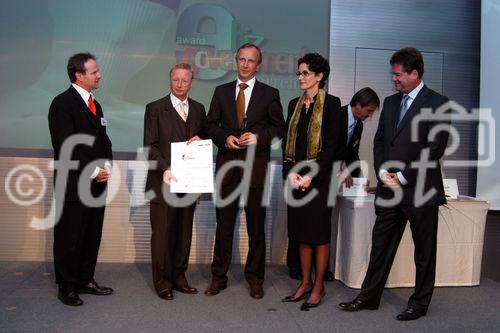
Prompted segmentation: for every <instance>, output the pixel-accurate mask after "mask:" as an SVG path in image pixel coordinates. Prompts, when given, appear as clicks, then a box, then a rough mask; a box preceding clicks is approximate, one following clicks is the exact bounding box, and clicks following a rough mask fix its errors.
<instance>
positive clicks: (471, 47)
mask: <svg viewBox="0 0 500 333" xmlns="http://www.w3.org/2000/svg"><path fill="white" fill-rule="evenodd" d="M480 5H481V4H480V2H479V1H470V0H441V1H426V0H418V1H401V0H399V1H396V0H379V1H370V0H333V1H331V19H330V64H331V65H332V67H333V79H331V80H330V92H331V93H333V94H335V95H338V96H340V97H341V99H342V101H343V102H344V104H347V103H348V102H349V101H350V98H351V96H352V95H353V94H354V93H355V92H356V91H357V90H359V89H361V88H363V87H366V86H369V87H372V88H373V89H374V90H375V91H376V92H377V93H378V95H379V97H380V98H381V101H382V100H383V99H384V98H385V97H387V96H389V95H391V94H394V93H395V91H394V88H393V84H392V82H391V72H390V71H391V67H390V64H389V59H390V57H391V55H392V53H394V51H396V50H398V49H400V48H402V47H406V46H413V47H416V48H418V49H419V50H420V51H421V52H422V54H423V57H424V62H425V73H424V76H423V80H424V82H425V84H427V85H428V86H429V87H430V88H432V89H434V90H436V91H437V92H439V93H442V94H444V95H446V96H448V97H449V98H450V100H453V101H455V102H456V103H458V105H460V108H457V107H456V108H455V109H456V110H454V112H455V113H459V112H462V113H467V116H466V117H459V116H455V117H454V120H453V126H454V128H455V129H456V130H457V133H458V134H459V136H460V144H459V148H458V150H456V151H455V152H454V153H453V154H451V155H449V156H445V158H444V159H445V161H446V163H445V167H444V174H445V177H446V178H456V179H457V180H458V186H459V190H460V193H461V194H465V195H475V189H476V170H477V168H476V165H477V162H476V161H477V128H478V126H477V123H478V119H479V116H478V113H477V112H475V111H477V110H474V109H475V108H477V107H478V106H479V68H480V67H479V59H480V55H479V51H480V50H479V47H480V37H481V36H480V9H481V6H480ZM497 39H498V38H497ZM495 55H497V54H495ZM497 96H498V94H497ZM457 109H458V110H457ZM379 115H380V112H377V113H376V114H375V115H374V116H373V117H372V119H371V120H369V121H367V122H365V127H364V132H363V137H362V141H361V148H360V157H361V159H364V160H367V161H369V163H370V166H371V167H370V173H371V174H370V178H371V179H372V184H375V177H374V172H373V167H372V165H373V163H372V161H373V151H372V149H373V136H374V135H375V131H376V129H377V124H378V117H379ZM450 141H451V140H450ZM450 144H451V142H450Z"/></svg>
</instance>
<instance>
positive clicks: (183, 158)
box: [170, 140, 214, 193]
mask: <svg viewBox="0 0 500 333" xmlns="http://www.w3.org/2000/svg"><path fill="white" fill-rule="evenodd" d="M170 147H171V160H170V171H171V172H172V175H173V176H174V177H175V178H177V181H172V182H171V184H170V192H172V193H213V192H214V164H213V149H212V140H198V141H193V142H191V143H190V144H189V145H188V144H187V142H186V141H184V142H173V143H171V146H170Z"/></svg>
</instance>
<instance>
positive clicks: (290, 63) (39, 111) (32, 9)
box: [0, 0, 330, 156]
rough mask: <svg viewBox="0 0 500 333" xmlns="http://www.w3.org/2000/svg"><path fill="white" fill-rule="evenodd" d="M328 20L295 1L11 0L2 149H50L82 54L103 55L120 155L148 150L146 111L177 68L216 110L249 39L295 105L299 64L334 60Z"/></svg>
mask: <svg viewBox="0 0 500 333" xmlns="http://www.w3.org/2000/svg"><path fill="white" fill-rule="evenodd" d="M329 13H330V4H329V1H323V0H310V1H308V3H307V6H304V2H303V1H289V0H279V1H265V0H254V1H246V2H242V1H229V0H226V1H221V0H215V1H188V0H177V1H173V0H85V1H76V0H66V1H60V0H45V1H43V0H23V1H5V2H3V3H2V10H1V12H0V31H1V32H0V40H1V45H2V48H1V50H0V76H1V77H2V80H1V82H0V147H1V148H4V149H3V151H4V152H9V153H10V154H14V155H15V154H16V151H15V150H13V149H12V148H14V149H19V148H31V149H33V148H35V149H48V148H51V146H50V136H49V132H48V124H47V113H48V108H49V105H50V102H51V100H52V98H53V97H54V96H55V95H57V94H58V93H60V92H62V91H63V90H65V89H67V87H68V86H69V80H68V77H67V74H66V63H67V59H68V57H69V56H70V55H71V54H73V53H76V52H82V51H88V52H91V53H94V54H95V55H96V56H97V60H98V63H99V64H100V66H101V69H102V80H101V88H100V89H99V90H97V91H95V95H96V98H97V100H98V101H99V102H100V103H101V104H102V105H103V108H104V113H105V115H106V118H108V124H109V125H108V129H109V134H110V137H111V140H112V142H113V148H114V151H115V152H120V151H121V152H123V151H125V152H135V151H136V150H137V147H139V146H141V145H142V135H143V116H144V106H145V105H146V104H147V103H148V102H150V101H153V100H155V99H158V98H161V97H163V96H164V95H165V94H166V93H167V92H168V83H169V77H168V71H169V69H170V68H171V67H172V65H174V64H175V63H177V62H179V61H185V62H189V63H190V64H192V65H194V66H195V69H196V75H195V77H196V82H195V84H194V86H193V89H192V91H191V93H190V96H191V97H193V98H194V99H197V100H199V101H200V102H201V103H203V104H204V105H205V107H206V108H207V109H208V107H209V104H210V100H211V97H212V94H213V91H214V88H215V86H217V85H219V84H221V83H225V82H228V81H231V80H234V79H236V72H235V62H234V53H235V51H236V50H237V48H238V46H239V45H241V44H243V43H245V42H253V43H255V44H257V45H259V47H261V48H262V51H263V52H264V57H263V63H262V66H261V69H260V73H259V74H258V79H259V80H261V81H262V82H265V83H268V84H270V85H272V86H274V87H276V88H278V89H279V90H280V94H281V100H282V103H283V105H284V107H286V106H287V105H288V102H289V101H290V99H292V98H293V97H295V96H296V95H297V94H298V93H299V89H298V85H297V79H296V76H295V72H296V71H297V65H296V62H297V59H298V58H299V57H300V56H301V55H302V54H304V53H305V52H312V51H314V52H319V53H321V54H323V55H324V56H325V57H327V56H328V26H329V17H330V15H329ZM5 148H11V149H5ZM274 155H275V156H278V155H280V152H279V150H276V151H275V153H274ZM38 156H39V155H38ZM49 156H50V155H49Z"/></svg>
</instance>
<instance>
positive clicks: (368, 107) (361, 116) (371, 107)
mask: <svg viewBox="0 0 500 333" xmlns="http://www.w3.org/2000/svg"><path fill="white" fill-rule="evenodd" d="M379 106H380V99H379V98H378V96H377V93H376V92H375V91H374V90H373V89H371V88H369V87H366V88H363V89H361V90H359V91H358V92H356V93H355V94H354V96H352V98H351V102H350V103H349V104H348V105H346V106H343V107H342V109H341V110H342V112H345V113H346V115H347V122H348V124H347V150H346V155H345V160H344V161H345V165H346V166H347V167H349V166H350V165H351V164H352V163H354V162H357V161H359V145H360V143H361V134H363V121H365V120H366V119H368V118H371V116H373V113H375V111H376V110H377V109H378V107H379ZM360 176H361V169H360V168H359V167H356V168H355V169H354V170H352V172H349V171H348V170H347V169H344V172H343V175H342V177H341V178H342V179H344V182H345V184H346V186H347V187H351V186H352V177H360Z"/></svg>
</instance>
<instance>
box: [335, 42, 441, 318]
mask: <svg viewBox="0 0 500 333" xmlns="http://www.w3.org/2000/svg"><path fill="white" fill-rule="evenodd" d="M390 63H391V66H392V80H393V82H394V86H395V88H396V90H397V91H398V93H396V94H394V95H392V96H389V97H387V98H386V99H385V101H384V105H383V108H382V113H381V115H380V120H379V125H378V129H377V133H376V134H375V139H374V147H373V153H374V164H375V171H376V173H377V176H378V180H379V181H378V185H377V192H376V200H375V213H376V215H377V219H376V221H375V226H374V228H373V234H372V249H371V253H370V263H369V266H368V270H367V272H366V276H365V279H364V281H363V285H362V287H361V292H360V293H359V295H358V296H357V297H356V299H354V300H353V301H351V302H345V303H340V304H339V306H340V308H341V309H343V310H346V311H358V310H362V309H377V308H378V307H379V304H380V298H381V296H382V292H383V289H384V286H385V283H386V281H387V277H388V275H389V272H390V270H391V266H392V263H393V261H394V256H395V255H396V251H397V248H398V245H399V242H400V240H401V237H402V235H403V232H404V230H405V226H406V221H407V220H409V221H410V227H411V231H412V236H413V241H414V244H415V254H414V260H415V265H416V278H415V292H414V293H413V295H411V297H410V299H409V301H408V306H407V308H406V309H405V310H404V311H403V312H402V313H400V314H399V315H398V316H397V319H398V320H414V319H417V318H419V317H421V316H424V315H425V314H426V312H427V309H428V306H429V303H430V301H431V297H432V293H433V290H434V280H435V273H436V247H437V221H438V208H439V205H442V204H445V203H446V199H445V195H444V189H443V179H442V175H441V167H440V165H439V159H440V158H441V157H442V156H443V154H444V151H445V149H446V145H447V141H448V134H449V133H448V132H449V131H446V130H442V128H441V130H440V131H439V132H437V134H436V135H433V136H430V135H429V133H431V130H432V129H433V128H436V127H435V126H440V127H441V126H443V125H444V126H445V127H446V126H447V124H448V120H447V119H446V118H443V117H440V116H438V115H437V114H434V113H433V114H430V115H427V116H425V114H424V113H423V112H422V111H421V110H422V109H432V110H433V111H436V109H437V108H440V107H441V106H442V105H443V104H445V103H446V102H447V101H448V99H447V98H446V97H444V96H442V95H440V94H438V93H437V92H435V91H433V90H431V89H429V88H428V87H427V86H425V85H424V83H423V81H422V75H423V73H424V62H423V58H422V55H421V54H420V52H419V51H418V50H417V49H414V48H403V49H401V50H399V51H397V52H396V53H394V54H393V56H392V57H391V60H390ZM443 107H445V106H443ZM422 116H425V117H426V119H421V118H420V117H422ZM417 121H418V122H417ZM412 123H415V124H416V125H417V126H416V127H414V128H413V126H412ZM414 129H416V130H417V131H418V132H417V133H413V134H417V135H416V136H414V138H412V130H414ZM422 161H424V162H425V161H428V162H429V161H430V165H432V166H430V167H429V166H427V167H425V168H422V167H421V166H419V165H417V163H416V162H422ZM424 193H425V195H424ZM391 199H396V200H392V201H393V202H390V201H391Z"/></svg>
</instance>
